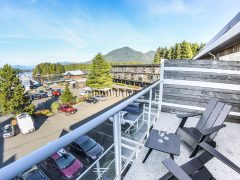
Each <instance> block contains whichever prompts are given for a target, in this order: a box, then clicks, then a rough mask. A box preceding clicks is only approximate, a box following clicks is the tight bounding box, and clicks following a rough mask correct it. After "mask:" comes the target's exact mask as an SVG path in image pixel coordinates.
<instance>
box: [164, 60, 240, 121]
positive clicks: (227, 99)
mask: <svg viewBox="0 0 240 180" xmlns="http://www.w3.org/2000/svg"><path fill="white" fill-rule="evenodd" d="M160 77H161V82H162V90H160V91H162V92H163V93H162V103H161V105H162V107H161V109H162V111H163V112H171V113H179V112H180V113H181V112H193V111H203V110H204V107H206V105H207V103H208V101H209V100H210V98H213V97H216V98H218V99H219V100H220V101H222V102H224V103H227V104H230V105H232V106H233V108H232V109H231V112H230V116H229V118H228V120H231V121H235V122H240V62H236V61H234V62H233V61H212V60H166V61H165V62H164V63H162V70H161V75H160Z"/></svg>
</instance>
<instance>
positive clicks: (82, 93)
mask: <svg viewBox="0 0 240 180" xmlns="http://www.w3.org/2000/svg"><path fill="white" fill-rule="evenodd" d="M86 95H92V91H89V90H86V91H83V92H80V96H86Z"/></svg>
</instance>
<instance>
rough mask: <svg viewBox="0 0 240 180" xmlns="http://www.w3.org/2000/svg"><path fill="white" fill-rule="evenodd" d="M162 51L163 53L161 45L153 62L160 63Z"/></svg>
mask: <svg viewBox="0 0 240 180" xmlns="http://www.w3.org/2000/svg"><path fill="white" fill-rule="evenodd" d="M160 53H161V49H160V47H159V48H157V51H156V53H155V55H154V58H153V64H160V63H161V55H160Z"/></svg>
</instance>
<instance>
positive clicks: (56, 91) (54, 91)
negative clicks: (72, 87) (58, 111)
mask: <svg viewBox="0 0 240 180" xmlns="http://www.w3.org/2000/svg"><path fill="white" fill-rule="evenodd" d="M52 95H53V96H55V97H56V96H61V92H60V90H53V91H52Z"/></svg>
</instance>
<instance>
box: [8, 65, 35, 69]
mask: <svg viewBox="0 0 240 180" xmlns="http://www.w3.org/2000/svg"><path fill="white" fill-rule="evenodd" d="M12 67H13V68H15V69H20V70H32V69H33V68H34V66H21V65H14V66H12Z"/></svg>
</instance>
